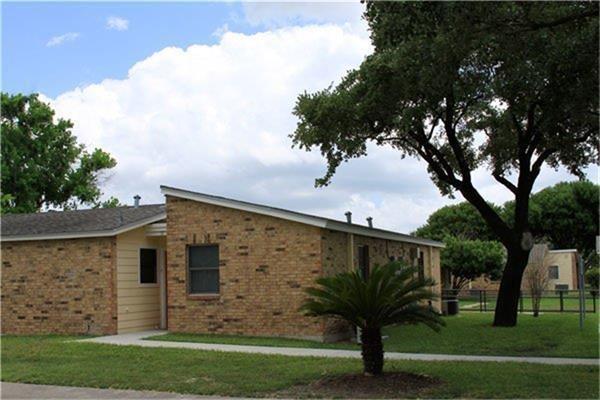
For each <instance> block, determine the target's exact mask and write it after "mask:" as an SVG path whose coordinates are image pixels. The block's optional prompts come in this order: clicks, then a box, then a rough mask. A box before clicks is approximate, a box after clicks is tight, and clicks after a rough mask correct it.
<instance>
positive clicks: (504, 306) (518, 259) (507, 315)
mask: <svg viewBox="0 0 600 400" xmlns="http://www.w3.org/2000/svg"><path fill="white" fill-rule="evenodd" d="M507 250H508V255H507V259H506V266H505V267H504V273H503V274H502V280H501V281H500V290H499V291H498V300H497V301H496V311H495V313H494V326H515V325H516V324H517V314H518V311H519V295H520V294H521V281H522V279H523V271H525V267H526V266H527V260H528V257H529V250H522V249H520V248H518V247H517V248H509V249H507Z"/></svg>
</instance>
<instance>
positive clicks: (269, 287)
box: [167, 196, 323, 337]
mask: <svg viewBox="0 0 600 400" xmlns="http://www.w3.org/2000/svg"><path fill="white" fill-rule="evenodd" d="M203 243H211V244H218V245H219V257H220V294H219V295H217V296H214V295H212V296H211V295H204V296H190V295H188V293H187V278H186V277H187V260H186V258H187V254H186V253H187V250H186V249H187V246H188V245H193V244H203ZM321 263H322V259H321V232H320V229H318V228H315V227H311V226H308V225H303V224H300V223H295V222H290V221H286V220H282V219H278V218H272V217H268V216H264V215H259V214H254V213H250V212H244V211H239V210H233V209H228V208H224V207H218V206H213V205H209V204H203V203H199V202H194V201H190V200H185V199H179V198H174V197H171V196H167V285H168V301H167V304H168V328H169V330H170V331H174V332H205V333H225V334H243V335H272V336H314V337H319V336H321V335H322V334H323V321H322V320H321V319H317V318H309V317H304V316H302V315H301V314H300V313H299V312H298V308H299V307H300V305H301V304H302V302H303V300H304V299H305V298H306V295H305V293H304V289H305V288H306V287H309V286H312V285H313V284H314V280H315V278H317V277H318V276H320V275H321V271H322V270H321Z"/></svg>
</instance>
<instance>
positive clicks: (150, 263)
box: [140, 249, 157, 283]
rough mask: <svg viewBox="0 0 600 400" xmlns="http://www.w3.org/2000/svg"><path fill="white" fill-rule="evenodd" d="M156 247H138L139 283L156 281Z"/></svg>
mask: <svg viewBox="0 0 600 400" xmlns="http://www.w3.org/2000/svg"><path fill="white" fill-rule="evenodd" d="M156 255H157V253H156V249H140V283H156V282H157V281H156V277H157V273H156V266H157V262H156Z"/></svg>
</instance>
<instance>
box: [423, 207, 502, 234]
mask: <svg viewBox="0 0 600 400" xmlns="http://www.w3.org/2000/svg"><path fill="white" fill-rule="evenodd" d="M490 207H492V208H493V209H494V210H496V212H499V211H500V208H499V207H497V206H495V205H493V204H490ZM413 234H414V235H416V236H419V237H423V238H428V239H432V240H439V241H442V240H444V239H445V238H446V237H448V236H451V237H454V238H461V239H466V240H476V239H477V240H495V239H496V235H495V234H494V233H493V232H492V231H491V230H490V228H489V227H488V226H487V224H486V223H485V220H484V219H483V218H482V217H481V214H479V212H478V211H477V209H476V208H475V207H473V206H472V205H471V204H470V203H468V202H462V203H459V204H453V205H449V206H445V207H442V208H440V209H438V210H437V211H435V212H434V213H433V214H431V215H430V216H429V218H427V223H426V224H425V225H423V226H421V227H419V228H418V229H417V230H416V231H415V232H414V233H413Z"/></svg>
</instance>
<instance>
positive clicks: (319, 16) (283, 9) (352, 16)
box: [243, 1, 364, 27]
mask: <svg viewBox="0 0 600 400" xmlns="http://www.w3.org/2000/svg"><path fill="white" fill-rule="evenodd" d="M243 7H244V17H245V19H246V21H247V22H248V23H250V24H251V25H254V26H257V25H263V26H268V27H273V26H283V25H289V24H294V23H298V22H300V23H306V22H309V23H314V22H319V23H337V24H341V23H348V22H349V23H357V22H358V21H360V19H361V16H362V13H363V11H364V5H363V4H361V3H360V2H358V1H355V2H347V1H327V2H307V3H298V2H288V3H286V2H249V3H243Z"/></svg>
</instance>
